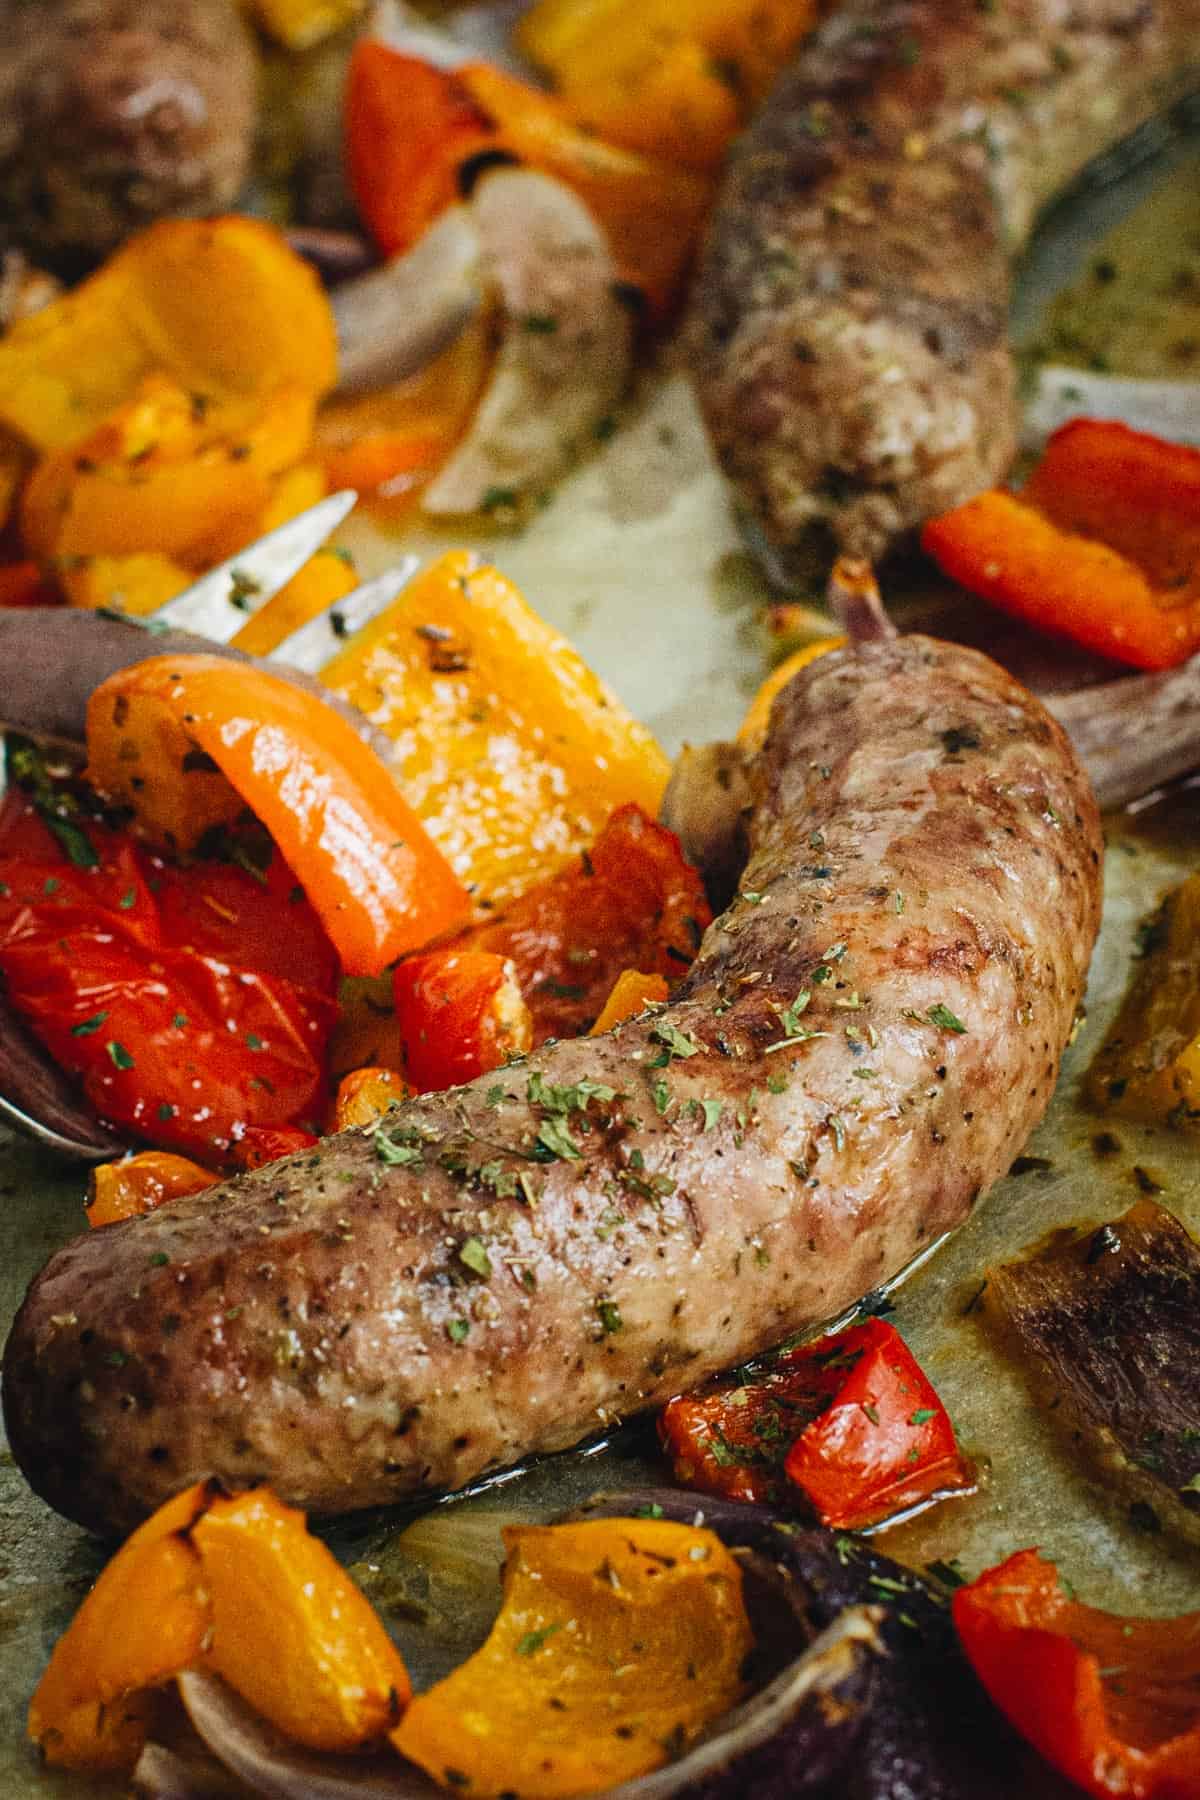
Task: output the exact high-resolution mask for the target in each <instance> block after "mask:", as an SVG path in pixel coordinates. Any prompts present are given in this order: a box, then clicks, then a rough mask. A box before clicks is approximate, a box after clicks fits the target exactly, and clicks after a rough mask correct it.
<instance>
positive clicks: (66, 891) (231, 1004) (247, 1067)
mask: <svg viewBox="0 0 1200 1800" xmlns="http://www.w3.org/2000/svg"><path fill="white" fill-rule="evenodd" d="M86 836H87V842H88V844H89V845H90V846H91V849H92V851H93V852H94V855H95V857H96V858H97V861H96V866H94V867H90V868H81V867H78V866H76V865H75V864H73V863H72V862H70V861H68V860H67V858H66V857H65V856H64V855H63V853H62V851H61V850H60V848H59V846H58V844H57V843H56V842H55V840H54V839H53V838H52V837H51V835H50V833H49V831H48V830H47V828H46V826H45V825H44V824H43V823H42V821H41V820H40V819H38V818H37V817H36V816H34V814H33V813H32V810H31V809H30V808H29V807H28V806H27V805H26V804H25V803H24V802H23V801H22V800H19V799H18V800H16V801H13V800H11V799H10V801H9V803H8V804H7V805H6V807H5V810H4V813H3V815H2V816H0V851H2V852H4V854H0V972H2V973H3V976H4V980H5V983H6V986H7V991H8V996H9V999H10V1001H11V1002H12V1004H13V1006H14V1007H15V1008H16V1010H17V1011H18V1012H19V1013H20V1014H21V1015H22V1016H23V1017H24V1018H25V1020H26V1021H27V1022H28V1023H29V1025H30V1026H31V1027H32V1029H33V1031H34V1032H35V1034H36V1035H37V1036H38V1037H39V1038H40V1040H41V1041H42V1043H43V1044H44V1045H45V1046H46V1048H47V1050H48V1051H49V1052H50V1054H51V1055H52V1056H53V1057H54V1059H55V1061H56V1062H58V1063H59V1064H60V1066H61V1067H63V1068H64V1069H66V1070H67V1071H68V1072H69V1073H71V1074H73V1075H75V1076H77V1077H78V1078H79V1079H80V1081H81V1083H82V1086H83V1090H84V1093H85V1095H86V1097H87V1099H88V1100H89V1102H90V1104H91V1105H92V1106H93V1107H94V1109H95V1110H96V1112H97V1113H98V1114H99V1115H100V1116H101V1117H102V1118H104V1119H107V1120H108V1121H110V1122H111V1123H112V1124H114V1125H116V1126H117V1127H119V1128H121V1129H124V1130H126V1131H129V1132H131V1133H133V1134H135V1135H137V1136H138V1137H142V1138H147V1139H149V1140H151V1141H152V1142H154V1143H157V1144H161V1145H164V1146H166V1147H168V1148H171V1149H175V1150H180V1151H185V1152H188V1153H190V1154H192V1155H195V1156H196V1157H198V1158H199V1159H200V1160H201V1161H207V1162H210V1163H215V1162H219V1161H221V1160H223V1159H224V1158H225V1157H226V1156H227V1154H228V1152H229V1150H230V1147H231V1145H232V1144H233V1143H234V1142H235V1141H236V1140H237V1139H238V1138H240V1137H241V1136H242V1135H243V1133H244V1132H245V1131H246V1130H247V1129H255V1128H262V1127H269V1128H276V1127H283V1126H292V1125H293V1124H294V1123H295V1122H297V1121H303V1120H306V1119H308V1118H310V1117H316V1116H318V1115H319V1114H320V1112H321V1110H322V1106H323V1100H324V1085H325V1052H326V1045H327V1042H328V1038H329V1035H330V1032H331V1030H332V1027H333V1021H334V1014H335V1008H334V1000H333V994H334V985H335V979H336V967H337V963H336V957H335V956H334V954H333V952H332V949H331V948H330V946H329V944H328V940H327V939H326V938H325V937H324V933H323V932H322V931H321V928H320V925H319V922H318V921H317V920H316V917H315V915H314V914H313V913H312V910H311V908H309V907H308V905H307V902H305V901H303V900H300V901H295V900H293V899H292V898H291V896H292V894H293V892H294V890H295V882H294V880H293V879H292V877H291V875H290V872H289V871H288V870H287V868H286V866H285V865H284V864H283V862H282V859H280V858H278V857H275V858H274V859H273V862H272V868H271V869H270V870H269V871H268V872H267V875H266V882H265V885H263V884H260V883H259V882H257V881H256V880H254V878H253V877H252V876H250V875H249V874H247V873H246V872H245V871H244V870H242V869H239V868H234V867H232V866H225V865H217V864H204V865H196V866H195V867H193V868H191V869H186V870H176V869H167V868H166V867H164V865H163V864H162V863H161V862H159V861H158V859H156V858H154V857H152V856H150V855H149V854H148V853H146V852H145V851H143V850H142V849H141V848H140V847H138V846H137V845H135V844H134V843H133V842H132V841H131V840H130V839H129V838H128V837H126V836H124V835H123V834H120V833H115V832H111V831H107V830H105V829H103V828H102V827H99V826H93V825H91V824H89V825H88V827H87V834H86ZM276 864H277V865H278V867H277V868H276V867H275V865H276ZM155 890H157V892H156V891H155ZM211 899H215V900H216V901H217V905H216V907H215V908H214V906H213V905H211V904H209V901H210V900H211ZM243 920H244V921H245V922H246V930H245V943H243V941H242V930H241V921H243ZM247 947H248V948H249V949H250V950H252V951H253V952H254V954H255V955H256V956H261V957H262V959H263V960H264V961H265V962H266V963H267V964H268V969H267V971H266V972H263V971H262V970H260V969H257V968H254V967H253V966H250V967H248V966H246V961H245V960H244V958H245V952H246V949H247ZM289 963H290V965H291V968H292V969H296V968H303V971H304V973H305V975H306V976H308V977H309V978H310V980H311V985H305V986H301V985H300V984H299V983H297V982H295V981H293V980H290V979H287V978H285V976H284V975H283V973H282V972H281V971H282V970H283V969H284V968H285V967H287V966H288V965H289Z"/></svg>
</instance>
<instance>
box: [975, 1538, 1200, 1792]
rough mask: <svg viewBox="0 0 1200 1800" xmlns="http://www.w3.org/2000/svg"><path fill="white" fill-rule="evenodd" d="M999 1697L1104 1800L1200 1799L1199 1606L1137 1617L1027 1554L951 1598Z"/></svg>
mask: <svg viewBox="0 0 1200 1800" xmlns="http://www.w3.org/2000/svg"><path fill="white" fill-rule="evenodd" d="M952 1607H953V1617H954V1624H955V1627H956V1629H957V1631H958V1635H959V1638H960V1640H961V1642H962V1646H963V1649H964V1650H965V1651H966V1653H967V1656H968V1658H969V1659H970V1662H971V1664H972V1667H973V1668H974V1670H975V1673H976V1674H977V1675H978V1676H979V1679H980V1680H981V1682H982V1683H983V1685H984V1687H985V1688H986V1689H987V1691H988V1693H989V1694H990V1696H991V1698H992V1699H993V1701H994V1702H995V1703H996V1705H997V1706H998V1707H999V1708H1000V1710H1001V1712H1003V1713H1005V1714H1006V1715H1007V1717H1008V1718H1009V1720H1010V1721H1011V1722H1012V1724H1013V1725H1015V1726H1016V1728H1017V1730H1018V1731H1019V1732H1020V1733H1021V1734H1022V1736H1023V1737H1025V1738H1026V1739H1027V1740H1028V1741H1029V1742H1030V1743H1031V1744H1032V1745H1033V1746H1034V1748H1035V1749H1037V1750H1038V1751H1039V1752H1040V1753H1041V1755H1042V1756H1044V1757H1045V1759H1046V1761H1047V1762H1049V1763H1051V1764H1052V1765H1053V1767H1054V1768H1056V1769H1058V1770H1059V1771H1060V1772H1061V1773H1062V1774H1064V1775H1065V1776H1067V1777H1068V1779H1069V1780H1071V1781H1073V1782H1074V1783H1075V1784H1076V1785H1077V1786H1078V1787H1080V1788H1082V1789H1083V1791H1084V1792H1085V1793H1088V1794H1092V1795H1094V1796H1096V1800H1109V1797H1110V1796H1114V1797H1115V1796H1123V1797H1125V1800H1197V1797H1198V1796H1200V1612H1193V1613H1185V1614H1183V1615H1182V1616H1180V1617H1178V1618H1174V1619H1137V1618H1134V1619H1127V1618H1122V1617H1120V1616H1119V1615H1118V1614H1116V1613H1108V1612H1102V1611H1101V1610H1100V1609H1099V1608H1097V1607H1092V1606H1084V1605H1082V1604H1081V1603H1080V1602H1078V1601H1076V1600H1074V1599H1072V1598H1070V1596H1069V1593H1068V1592H1067V1591H1066V1589H1065V1588H1064V1586H1063V1584H1062V1582H1061V1581H1060V1580H1059V1576H1058V1571H1057V1570H1056V1569H1055V1567H1054V1564H1053V1563H1050V1562H1046V1561H1043V1559H1042V1558H1041V1557H1040V1556H1039V1554H1038V1552H1037V1551H1036V1550H1018V1551H1017V1552H1016V1554H1015V1555H1013V1556H1010V1557H1009V1558H1008V1559H1007V1561H1005V1562H1003V1563H1001V1564H1000V1565H999V1566H998V1567H997V1568H994V1569H988V1570H986V1571H985V1572H984V1573H983V1574H982V1575H980V1576H979V1577H978V1579H977V1580H975V1581H973V1582H971V1583H970V1584H969V1585H968V1586H966V1587H961V1588H959V1589H958V1590H957V1592H956V1593H955V1595H954V1599H953V1602H952Z"/></svg>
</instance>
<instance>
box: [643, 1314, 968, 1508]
mask: <svg viewBox="0 0 1200 1800" xmlns="http://www.w3.org/2000/svg"><path fill="white" fill-rule="evenodd" d="M659 1433H660V1436H661V1437H662V1440H663V1443H664V1445H665V1447H666V1449H667V1451H668V1454H669V1455H670V1456H671V1458H672V1462H673V1465H674V1470H675V1474H676V1477H677V1479H679V1480H680V1481H683V1482H686V1483H688V1484H690V1485H693V1486H696V1487H699V1488H702V1489H703V1490H704V1491H705V1492H706V1493H715V1494H723V1495H726V1496H728V1497H729V1498H730V1499H733V1500H753V1501H760V1502H764V1503H774V1504H779V1503H786V1502H787V1500H788V1498H789V1493H790V1495H791V1497H792V1498H793V1499H794V1498H795V1490H796V1489H797V1488H798V1489H800V1490H802V1492H803V1494H804V1495H805V1497H806V1499H807V1500H808V1502H809V1504H810V1505H811V1507H812V1509H813V1510H814V1511H815V1513H816V1514H817V1517H818V1518H819V1519H820V1520H821V1522H822V1524H824V1525H830V1526H834V1527H837V1528H838V1529H840V1530H857V1529H859V1528H860V1527H862V1526H864V1525H869V1524H874V1523H876V1522H877V1521H879V1520H880V1519H884V1518H888V1517H891V1516H892V1515H894V1514H895V1513H898V1512H903V1511H907V1510H908V1509H909V1508H910V1507H913V1506H916V1505H919V1504H921V1503H922V1502H923V1501H927V1500H930V1499H932V1498H934V1497H935V1496H940V1495H942V1494H945V1493H949V1492H953V1491H955V1490H960V1491H961V1490H968V1489H972V1488H973V1487H974V1485H975V1479H974V1472H973V1470H972V1469H971V1467H970V1465H969V1464H968V1463H967V1462H966V1461H965V1459H964V1458H963V1457H962V1455H961V1454H960V1452H959V1449H958V1445H957V1443H956V1442H955V1438H954V1430H953V1427H952V1426H951V1424H950V1420H949V1418H948V1417H947V1415H946V1410H945V1408H944V1407H943V1405H942V1403H941V1401H940V1400H939V1399H938V1396H937V1394H936V1392H935V1391H934V1388H933V1386H932V1384H931V1383H930V1381H929V1380H928V1379H927V1377H926V1376H925V1374H924V1372H923V1371H922V1369H921V1367H920V1365H919V1363H918V1362H917V1360H916V1358H915V1357H914V1355H913V1354H912V1351H911V1350H910V1349H909V1348H908V1346H907V1344H906V1343H905V1342H904V1339H903V1338H902V1337H901V1336H900V1333H899V1332H898V1331H896V1330H895V1329H894V1328H893V1327H892V1326H891V1325H889V1324H887V1323H886V1321H884V1320H882V1319H868V1320H867V1321H866V1322H865V1324H862V1325H856V1326H853V1327H852V1328H851V1329H850V1330H849V1331H843V1332H839V1333H837V1334H836V1335H835V1336H833V1337H825V1338H820V1339H818V1341H817V1342H816V1343H813V1344H803V1345H801V1346H800V1348H799V1349H796V1350H790V1351H787V1352H785V1353H783V1354H782V1355H779V1356H777V1357H776V1358H775V1359H774V1360H773V1363H772V1366H771V1368H770V1369H769V1370H767V1371H766V1372H765V1373H764V1374H763V1376H762V1377H761V1378H760V1379H758V1380H755V1381H746V1382H741V1383H738V1384H737V1385H736V1386H730V1385H726V1386H724V1387H720V1388H716V1389H713V1390H710V1391H709V1392H707V1393H703V1392H702V1393H699V1394H693V1395H684V1396H683V1397H682V1398H681V1399H678V1400H672V1401H671V1402H670V1403H669V1404H668V1405H667V1406H666V1407H665V1408H664V1410H663V1414H662V1418H661V1420H660V1424H659ZM789 1482H790V1483H791V1489H790V1490H789V1486H788V1484H789Z"/></svg>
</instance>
